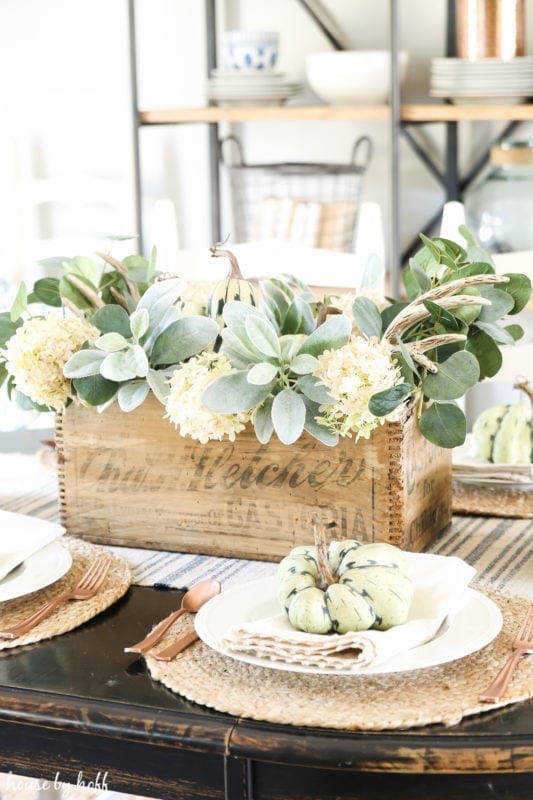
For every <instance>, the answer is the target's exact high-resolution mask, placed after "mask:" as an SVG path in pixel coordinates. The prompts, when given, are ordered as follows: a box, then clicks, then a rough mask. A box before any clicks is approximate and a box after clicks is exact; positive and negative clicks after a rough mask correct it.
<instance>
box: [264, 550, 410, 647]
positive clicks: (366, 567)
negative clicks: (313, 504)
mask: <svg viewBox="0 0 533 800" xmlns="http://www.w3.org/2000/svg"><path fill="white" fill-rule="evenodd" d="M326 552H327V562H328V570H327V571H329V578H328V579H327V580H326V582H324V581H323V580H322V578H323V571H322V570H321V565H320V563H319V562H320V555H319V552H318V548H317V546H314V547H312V546H309V547H296V548H295V549H294V550H292V551H291V552H290V553H289V555H288V556H286V557H285V558H284V559H283V560H282V561H281V562H280V564H279V567H278V572H277V587H278V599H279V601H280V603H281V605H282V606H283V608H284V609H285V611H286V612H287V615H288V617H289V621H290V623H291V625H292V626H293V627H294V628H296V629H297V630H302V631H306V632H307V633H319V634H328V633H346V632H348V631H364V630H368V629H369V628H376V629H379V630H387V629H388V628H392V627H393V626H394V625H399V624H401V623H403V622H405V621H406V619H407V616H408V613H409V609H410V606H411V601H412V598H413V584H412V581H411V578H410V577H409V574H408V569H407V559H406V556H405V553H403V552H402V551H401V550H400V549H399V548H397V547H395V546H394V545H391V544H387V543H381V542H372V543H371V544H361V542H358V541H355V540H346V541H341V542H331V544H330V545H329V548H328V549H327V551H325V553H326Z"/></svg>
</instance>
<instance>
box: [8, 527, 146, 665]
mask: <svg viewBox="0 0 533 800" xmlns="http://www.w3.org/2000/svg"><path fill="white" fill-rule="evenodd" d="M61 543H62V544H63V545H64V546H65V547H67V548H68V549H69V550H70V553H71V555H72V566H71V568H70V569H69V571H68V572H67V574H66V575H64V576H63V577H62V578H60V579H59V580H58V581H55V582H54V583H52V584H51V585H50V586H47V587H46V588H44V589H40V590H39V591H38V592H33V593H32V594H27V595H24V597H18V598H16V599H15V600H7V601H6V602H4V603H2V623H1V626H2V628H10V627H11V626H12V625H16V624H17V623H19V622H22V620H23V619H26V617H29V616H30V615H31V614H33V613H34V612H35V611H37V609H38V608H40V606H42V605H44V603H46V602H48V600H53V598H54V597H57V596H58V595H60V594H62V593H63V592H67V591H69V590H71V589H73V588H74V586H76V584H77V582H78V581H79V580H80V578H81V576H82V575H83V573H84V572H85V571H86V570H87V569H88V568H89V566H90V564H91V563H92V561H93V560H94V559H95V558H97V557H101V556H103V555H104V554H105V555H106V556H108V557H110V558H111V569H110V570H109V572H108V573H107V577H106V579H105V581H104V585H103V586H102V588H101V589H100V590H99V592H98V593H97V594H96V595H95V596H94V597H91V598H90V599H89V600H79V601H78V600H73V601H72V602H70V601H69V602H67V603H63V604H62V605H60V606H58V608H56V609H55V610H54V611H53V613H52V614H51V616H49V617H47V618H46V619H44V620H43V621H42V622H40V623H39V624H38V625H36V626H35V628H33V629H32V630H31V631H29V632H28V633H26V634H25V635H24V636H19V638H18V639H0V650H5V649H6V648H9V647H19V646H20V645H23V644H32V643H33V642H40V641H41V640H42V639H50V638H51V637H52V636H59V634H61V633H67V631H72V630H74V628H77V627H79V626H80V625H82V624H83V623H84V622H87V621H88V620H90V619H92V618H93V617H96V615H97V614H100V612H101V611H104V610H105V609H106V608H109V606H110V605H112V604H113V603H114V602H115V601H116V600H118V599H119V598H120V597H122V595H124V594H126V592H127V591H128V588H129V586H130V584H131V570H130V567H129V564H128V562H127V561H125V560H124V559H123V558H120V557H119V556H116V555H115V554H114V553H110V552H108V551H107V550H104V548H102V547H98V546H97V545H94V544H90V543H89V542H83V541H81V540H80V539H74V538H70V537H64V538H63V539H62V540H61Z"/></svg>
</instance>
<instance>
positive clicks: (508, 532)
mask: <svg viewBox="0 0 533 800" xmlns="http://www.w3.org/2000/svg"><path fill="white" fill-rule="evenodd" d="M0 508H4V509H5V510H7V511H18V512H19V513H21V514H30V515H33V516H36V517H41V518H42V519H49V520H54V521H56V520H57V518H58V495H57V482H56V478H55V475H54V474H53V473H51V472H49V471H48V470H46V469H44V468H43V467H42V466H41V464H40V462H39V460H38V458H37V457H36V456H32V455H25V454H19V453H8V454H5V453H3V454H0ZM2 533H4V532H2ZM110 549H111V550H113V551H114V552H116V553H118V554H120V555H122V556H124V557H125V558H126V559H127V560H128V561H129V563H130V564H131V566H132V570H133V581H134V583H135V584H137V585H139V586H156V585H162V586H169V587H174V588H180V589H182V588H185V587H187V586H190V585H191V584H193V583H196V582H197V581H199V580H201V579H202V578H205V577H212V578H217V579H218V580H220V581H221V582H222V583H223V584H224V586H225V587H228V586H231V585H232V584H236V583H242V582H244V581H249V580H255V579H256V578H262V577H267V576H269V575H273V574H274V572H275V570H276V565H275V564H273V563H269V562H264V561H246V560H242V559H234V558H214V557H211V556H201V555H185V554H182V553H169V552H164V551H158V550H142V549H139V548H129V547H111V548H110ZM427 551H428V552H432V553H438V554H440V555H445V556H451V555H454V556H458V557H459V558H462V559H464V560H465V561H466V562H468V563H469V564H472V565H473V566H474V567H475V568H476V569H477V575H476V579H475V580H476V581H478V582H479V583H483V584H488V585H490V586H492V587H494V588H496V589H500V590H508V591H512V592H515V593H516V594H522V595H525V596H528V597H532V598H533V520H524V519H512V518H509V517H506V518H498V517H467V516H465V517H463V516H455V517H454V518H453V521H452V524H451V526H450V527H449V528H448V529H447V530H446V531H444V533H442V534H441V536H439V537H438V539H436V540H435V541H434V542H432V543H431V545H430V546H429V547H428V548H427Z"/></svg>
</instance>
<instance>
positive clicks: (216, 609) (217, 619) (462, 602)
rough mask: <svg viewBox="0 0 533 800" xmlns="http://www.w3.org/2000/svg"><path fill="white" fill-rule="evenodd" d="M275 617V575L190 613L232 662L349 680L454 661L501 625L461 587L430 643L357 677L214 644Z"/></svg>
mask: <svg viewBox="0 0 533 800" xmlns="http://www.w3.org/2000/svg"><path fill="white" fill-rule="evenodd" d="M279 613H280V606H279V603H278V600H277V598H276V578H275V576H274V577H269V578H261V579H259V580H256V581H252V582H250V583H246V584H242V585H241V586H236V587H234V588H233V589H229V590H228V591H227V592H223V593H222V594H220V595H217V597H214V598H213V599H212V600H210V601H209V602H208V603H206V605H205V606H204V607H203V608H201V609H200V611H199V612H198V614H197V615H196V620H195V627H196V632H197V633H198V636H199V637H200V639H202V641H203V642H205V643H206V644H207V645H208V646H209V647H211V648H212V649H213V650H216V651H217V652H219V653H221V654H222V655H225V656H229V657H230V658H233V659H235V660H236V661H244V662H246V663H247V664H254V665H256V666H260V667H267V668H269V669H279V670H285V671H288V672H302V673H307V674H316V675H327V674H330V675H350V676H351V677H354V675H357V674H361V675H380V674H385V673H392V672H406V671H408V670H415V669H422V668H425V667H435V666H438V665H439V664H445V663H447V662H449V661H455V660H456V659H459V658H464V657H465V656H467V655H470V654H471V653H475V652H477V651H478V650H481V648H482V647H485V645H487V644H489V643H490V642H491V641H492V640H493V639H495V638H496V636H497V635H498V633H499V632H500V630H501V627H502V615H501V612H500V609H499V608H498V606H497V605H496V604H495V603H494V602H493V601H492V600H490V599H489V598H488V597H486V596H485V595H483V594H481V593H480V592H478V591H476V590H474V589H471V588H467V589H466V590H465V592H464V593H463V594H462V595H461V597H460V599H459V601H458V603H457V605H456V606H455V608H454V609H453V611H452V612H451V613H450V614H449V615H448V616H447V618H446V619H445V621H444V622H443V624H442V625H441V627H440V629H439V630H438V632H437V633H436V635H435V636H434V637H433V638H432V639H431V640H430V641H428V642H426V643H425V644H421V645H419V646H418V647H413V648H412V649H411V650H407V651H406V652H404V653H401V654H399V655H397V656H394V657H393V658H390V659H389V660H388V661H386V662H383V663H381V664H378V665H376V666H375V667H365V668H364V669H361V670H360V672H359V673H354V672H353V671H350V672H348V671H343V670H340V669H332V670H331V671H330V670H325V669H323V668H318V667H313V666H306V665H303V664H289V663H286V662H282V661H272V660H270V659H268V658H260V657H258V656H252V655H249V654H246V653H234V652H228V651H226V650H225V649H224V648H222V647H221V646H220V640H221V639H222V637H223V636H224V635H225V633H226V632H227V631H228V630H229V629H230V628H231V627H233V626H234V625H237V624H241V623H243V622H251V621H253V620H259V619H265V618H267V617H272V616H275V615H276V614H279Z"/></svg>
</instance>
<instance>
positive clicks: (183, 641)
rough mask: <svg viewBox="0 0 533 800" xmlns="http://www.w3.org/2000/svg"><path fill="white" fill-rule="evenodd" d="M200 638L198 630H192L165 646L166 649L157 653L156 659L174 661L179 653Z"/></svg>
mask: <svg viewBox="0 0 533 800" xmlns="http://www.w3.org/2000/svg"><path fill="white" fill-rule="evenodd" d="M199 638H200V637H199V636H198V634H197V633H196V631H191V632H190V633H187V634H185V636H182V637H181V638H180V639H178V640H177V641H175V642H174V643H173V644H171V645H169V646H168V647H165V649H164V650H161V651H160V652H159V653H156V654H155V656H154V658H155V659H156V661H172V659H173V658H176V656H177V655H178V653H181V652H183V650H185V649H186V648H187V647H189V645H191V644H193V642H195V641H196V640H197V639H199Z"/></svg>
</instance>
